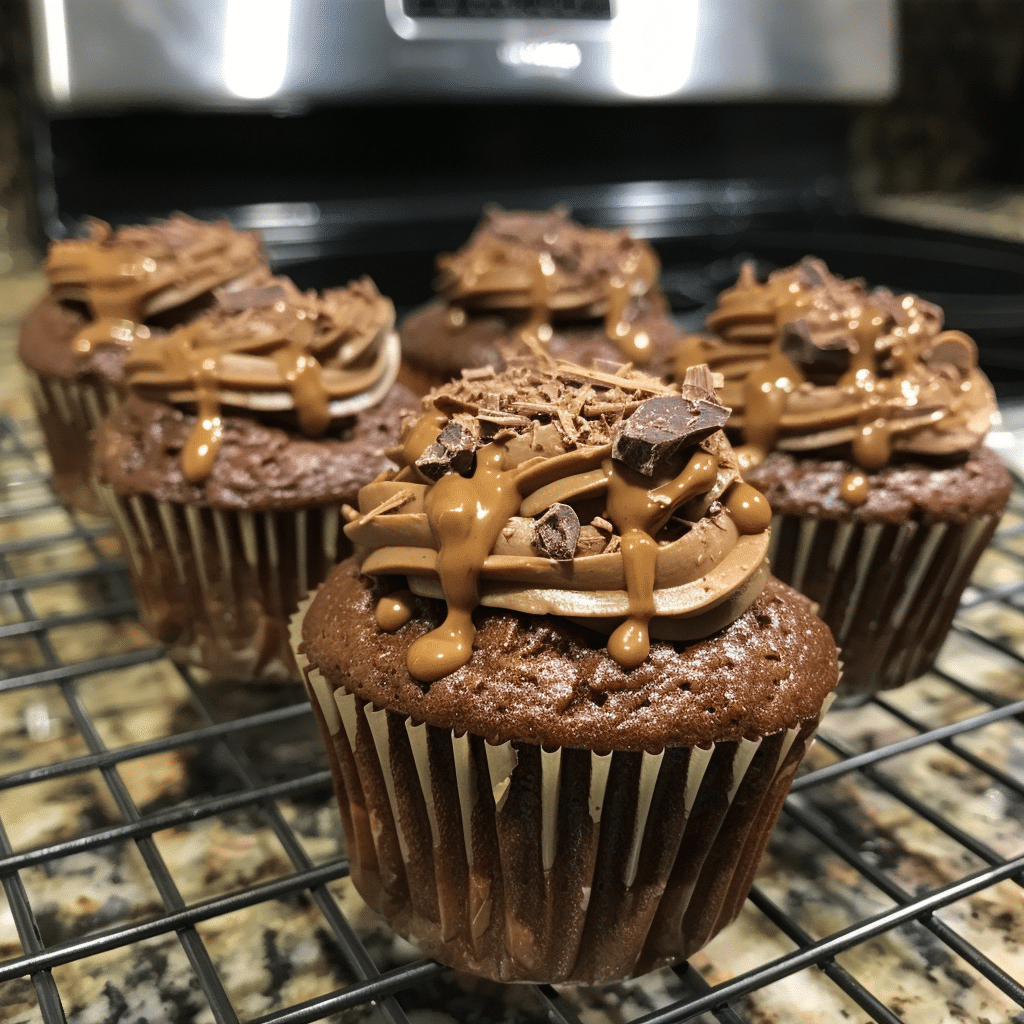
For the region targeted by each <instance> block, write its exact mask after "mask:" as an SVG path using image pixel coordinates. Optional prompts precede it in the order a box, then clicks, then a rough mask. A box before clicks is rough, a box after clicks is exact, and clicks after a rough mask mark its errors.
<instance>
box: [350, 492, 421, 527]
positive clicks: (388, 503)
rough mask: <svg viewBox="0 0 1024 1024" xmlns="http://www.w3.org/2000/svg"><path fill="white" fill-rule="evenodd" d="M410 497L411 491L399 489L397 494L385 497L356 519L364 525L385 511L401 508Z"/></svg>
mask: <svg viewBox="0 0 1024 1024" xmlns="http://www.w3.org/2000/svg"><path fill="white" fill-rule="evenodd" d="M412 499H413V492H412V491H399V492H398V493H397V494H392V495H391V497H390V498H385V499H384V500H383V501H382V502H381V503H380V504H379V505H377V506H376V507H375V508H371V509H370V511H369V512H367V513H366V514H365V515H363V516H360V517H359V519H358V520H357V521H358V523H359V525H360V526H365V525H366V524H367V523H369V522H372V521H373V520H374V519H376V518H377V517H378V516H382V515H384V513H385V512H393V511H394V510H395V509H397V508H401V507H402V506H403V505H408V504H409V502H410V501H412Z"/></svg>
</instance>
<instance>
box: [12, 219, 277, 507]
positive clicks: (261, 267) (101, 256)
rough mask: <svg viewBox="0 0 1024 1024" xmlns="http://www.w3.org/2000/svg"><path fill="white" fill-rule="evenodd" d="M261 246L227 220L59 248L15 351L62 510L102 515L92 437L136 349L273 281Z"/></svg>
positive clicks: (118, 234) (163, 226)
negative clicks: (227, 293) (220, 297)
mask: <svg viewBox="0 0 1024 1024" xmlns="http://www.w3.org/2000/svg"><path fill="white" fill-rule="evenodd" d="M269 273H270V271H269V269H268V267H267V263H266V258H265V256H264V253H263V244H262V242H261V240H260V238H259V236H258V235H256V234H255V233H253V232H241V231H236V230H235V229H234V228H232V227H231V225H230V224H228V223H226V222H220V223H216V224H207V223H203V222H201V221H197V220H193V219H192V218H190V217H185V216H183V215H180V214H179V215H177V216H174V217H172V218H170V219H169V220H164V221H159V222H157V223H155V224H150V225H147V226H135V227H122V228H118V229H117V230H112V229H111V227H110V226H109V225H108V224H105V223H104V222H102V221H98V220H93V221H91V222H90V224H89V237H88V238H86V239H75V240H71V241H64V242H54V243H53V244H52V245H51V246H50V250H49V253H48V255H47V258H46V275H47V278H48V280H49V285H50V287H49V291H48V292H47V294H46V295H45V296H44V297H43V298H42V299H41V300H40V302H39V303H38V304H37V305H36V306H35V307H34V308H33V309H32V310H31V312H29V314H28V316H27V317H26V318H25V321H24V323H23V325H22V329H21V336H20V339H19V344H18V353H19V355H20V357H21V360H22V362H23V363H24V364H25V366H26V368H27V369H28V371H29V382H30V385H31V395H32V400H33V405H34V406H35V410H36V415H37V416H38V419H39V425H40V427H41V429H42V432H43V438H44V440H45V442H46V447H47V450H48V451H49V453H50V460H51V462H52V465H53V485H54V489H55V491H56V493H57V497H58V498H59V499H60V501H62V502H63V503H64V504H66V505H69V506H71V507H72V508H76V509H79V510H80V511H84V512H90V513H100V512H102V504H101V502H100V501H99V499H98V498H97V497H96V495H95V493H94V491H93V488H92V481H91V479H90V470H89V455H90V451H91V448H92V436H93V432H94V430H95V429H96V427H97V426H98V424H99V422H100V421H101V420H102V419H103V417H104V416H105V415H106V414H107V413H109V412H110V411H111V410H112V409H113V408H114V407H115V406H116V405H117V403H118V402H119V401H120V398H121V396H122V394H123V390H124V359H125V355H126V353H127V352H128V351H129V349H130V348H131V347H132V345H133V344H134V343H136V342H138V341H140V340H141V341H143V342H144V341H147V340H149V339H150V338H151V337H153V336H155V335H159V334H160V333H162V332H163V331H164V330H166V329H167V328H168V327H170V326H172V325H174V324H182V323H186V322H187V321H188V320H190V319H192V318H194V317H195V316H196V315H197V314H198V313H199V312H201V311H202V310H204V309H206V308H208V307H209V306H211V305H212V304H213V302H214V292H215V290H216V289H218V288H221V289H226V290H230V289H232V288H241V287H246V286H248V285H251V284H254V283H256V282H258V281H260V280H262V279H264V278H265V277H267V276H269Z"/></svg>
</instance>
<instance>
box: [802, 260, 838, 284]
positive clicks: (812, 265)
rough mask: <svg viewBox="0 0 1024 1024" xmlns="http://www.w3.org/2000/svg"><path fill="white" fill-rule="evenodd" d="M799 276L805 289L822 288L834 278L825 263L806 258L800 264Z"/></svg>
mask: <svg viewBox="0 0 1024 1024" xmlns="http://www.w3.org/2000/svg"><path fill="white" fill-rule="evenodd" d="M797 274H798V276H799V278H800V283H801V284H802V285H803V286H804V287H805V288H821V287H822V286H823V285H825V284H826V283H827V282H828V280H829V278H830V277H831V276H832V275H831V274H830V273H829V270H828V267H827V266H825V263H824V261H822V260H816V259H814V257H813V256H805V257H804V258H803V259H802V260H801V261H800V264H799V267H798V270H797Z"/></svg>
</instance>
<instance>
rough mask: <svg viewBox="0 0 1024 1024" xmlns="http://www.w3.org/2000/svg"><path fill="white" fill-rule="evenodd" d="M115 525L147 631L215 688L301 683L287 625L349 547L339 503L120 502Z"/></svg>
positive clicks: (104, 491) (108, 499)
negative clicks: (263, 507)
mask: <svg viewBox="0 0 1024 1024" xmlns="http://www.w3.org/2000/svg"><path fill="white" fill-rule="evenodd" d="M96 486H97V490H98V493H99V494H100V496H101V497H102V498H103V500H104V502H105V505H106V509H107V511H108V512H109V514H110V515H111V517H112V518H113V519H114V522H115V525H116V526H117V529H118V533H119V534H120V536H121V540H122V547H123V550H124V554H125V558H126V559H127V562H128V568H129V572H130V575H131V580H132V588H133V590H134V592H135V600H136V603H137V604H138V607H139V615H140V617H141V619H142V622H143V625H145V626H146V628H147V629H148V630H149V631H150V632H151V633H152V634H153V635H154V636H155V637H156V638H157V639H158V640H160V641H161V642H162V643H164V644H165V645H166V646H167V648H168V654H169V655H170V657H171V658H172V659H173V660H175V661H178V662H181V663H183V664H187V665H192V666H195V667H197V668H201V669H204V670H205V671H206V673H207V674H208V675H209V678H210V680H211V681H231V680H237V681H245V680H257V681H268V682H269V681H285V680H293V681H298V680H299V678H300V676H299V671H298V668H297V667H296V665H295V659H294V658H293V656H292V649H291V644H290V642H289V637H288V617H289V616H290V615H291V614H292V613H293V612H294V611H295V609H296V608H297V606H298V603H299V601H300V600H301V599H302V598H303V597H305V596H306V594H307V593H308V592H309V590H310V589H311V588H314V587H317V586H319V584H320V583H322V582H323V580H324V578H325V577H326V575H327V573H328V572H329V571H330V569H331V568H332V566H333V565H334V564H335V563H336V562H337V560H338V554H339V550H340V549H341V548H342V547H343V545H344V537H343V535H342V533H341V512H340V510H339V508H338V507H337V505H336V504H332V505H327V506H322V507H313V508H307V509H299V510H294V511H288V510H284V511H265V512H249V511H233V510H225V509H215V508H200V507H197V506H189V505H181V504H177V503H174V502H167V501H160V500H158V499H156V498H153V497H150V496H148V495H131V496H127V497H122V496H120V495H117V494H116V493H115V492H114V491H113V489H112V488H110V487H109V486H107V485H104V484H97V485H96Z"/></svg>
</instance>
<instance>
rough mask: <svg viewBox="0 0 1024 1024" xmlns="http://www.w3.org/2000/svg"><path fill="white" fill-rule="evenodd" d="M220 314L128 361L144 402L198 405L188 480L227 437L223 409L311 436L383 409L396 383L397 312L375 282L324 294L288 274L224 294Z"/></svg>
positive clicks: (186, 460) (142, 348)
mask: <svg viewBox="0 0 1024 1024" xmlns="http://www.w3.org/2000/svg"><path fill="white" fill-rule="evenodd" d="M217 300H218V304H217V306H216V308H215V309H213V310H211V311H210V312H208V313H206V314H205V315H203V316H201V317H199V318H198V319H196V320H194V321H193V322H192V323H190V324H186V325H185V326H184V327H179V328H178V329H177V330H174V331H172V332H170V333H169V334H166V335H164V336H161V337H156V338H153V339H151V340H150V341H148V342H147V343H146V344H142V345H138V346H136V347H135V348H134V349H133V350H132V352H131V353H130V354H129V355H128V357H127V359H126V361H125V374H126V379H127V382H128V384H129V386H130V387H131V388H132V389H133V390H134V391H136V392H137V393H139V394H141V395H142V396H143V397H146V398H150V399H156V400H158V401H164V402H169V403H173V404H188V405H192V404H195V405H196V406H198V409H199V418H198V422H197V424H196V427H195V430H194V431H193V433H192V436H191V437H190V439H189V442H188V444H187V445H186V447H185V449H184V451H183V452H182V466H183V471H184V474H185V477H186V479H188V480H191V481H198V480H202V479H204V478H205V477H206V476H207V475H208V474H209V472H210V469H211V467H212V465H213V461H214V459H215V458H216V456H217V451H218V449H219V445H220V440H221V437H222V435H223V424H222V421H221V407H222V406H225V405H226V406H230V407H233V408H236V409H245V410H248V411H250V412H253V413H257V414H270V415H274V416H277V415H281V414H286V415H287V414H291V415H294V417H295V419H296V421H297V424H298V427H299V429H300V430H301V431H302V432H303V433H304V434H306V435H307V436H309V437H318V436H320V435H322V434H324V433H325V432H326V431H327V430H328V428H329V427H330V426H331V424H332V422H337V421H340V420H344V419H346V418H349V417H351V416H354V415H355V414H356V413H358V412H359V411H360V410H363V409H366V408H368V407H370V406H373V405H375V404H377V403H378V402H379V401H380V400H381V399H382V398H383V396H384V395H385V393H386V392H387V391H388V390H389V389H390V388H391V386H392V384H394V381H395V377H396V376H397V373H398V365H399V361H400V351H399V344H398V338H397V335H396V334H395V332H394V329H393V328H394V320H395V311H394V306H393V305H392V304H391V301H390V300H389V299H386V298H384V297H383V296H382V295H381V294H380V293H379V292H378V291H377V289H376V287H375V286H374V284H373V282H372V281H370V280H369V278H363V279H362V280H360V281H353V282H351V283H350V284H349V285H348V286H347V287H345V288H336V289H332V290H330V291H326V292H324V293H323V294H321V295H317V293H316V292H312V291H310V292H302V291H300V290H299V289H298V288H297V287H296V286H295V285H294V284H293V283H292V282H291V281H290V280H289V279H288V278H284V277H275V278H269V279H268V280H267V282H266V283H265V284H263V285H261V286H259V287H256V288H247V289H239V290H235V291H219V292H218V294H217Z"/></svg>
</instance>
